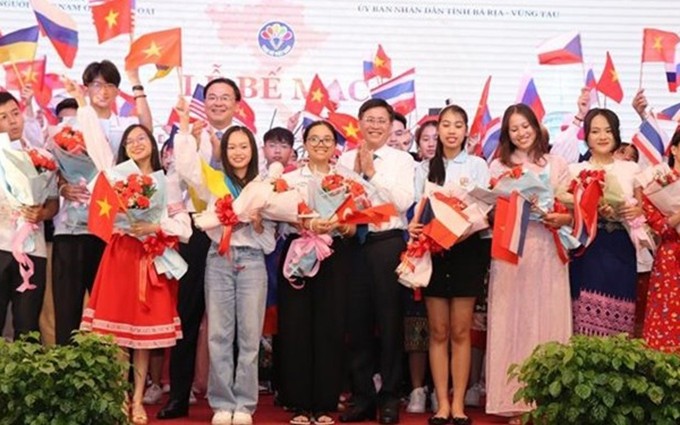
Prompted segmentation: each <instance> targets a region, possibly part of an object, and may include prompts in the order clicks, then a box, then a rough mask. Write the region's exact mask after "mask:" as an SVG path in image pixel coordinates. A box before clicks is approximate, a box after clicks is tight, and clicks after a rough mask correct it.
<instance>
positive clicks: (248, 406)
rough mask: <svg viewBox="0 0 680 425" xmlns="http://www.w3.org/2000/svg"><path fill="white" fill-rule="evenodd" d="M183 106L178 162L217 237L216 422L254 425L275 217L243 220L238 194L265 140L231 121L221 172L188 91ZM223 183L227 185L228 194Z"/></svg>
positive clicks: (212, 283) (213, 324) (211, 331)
mask: <svg viewBox="0 0 680 425" xmlns="http://www.w3.org/2000/svg"><path fill="white" fill-rule="evenodd" d="M175 109H176V110H177V113H178V114H179V116H180V132H179V133H178V134H177V136H176V137H175V146H174V154H175V168H176V169H177V172H178V173H179V174H180V176H181V177H182V179H183V180H184V181H185V182H186V183H187V184H188V185H189V186H190V187H191V188H192V189H194V191H195V193H196V194H197V195H198V196H199V197H200V198H201V199H202V200H203V201H204V202H206V203H208V209H207V210H206V212H204V213H201V214H197V215H195V216H194V221H195V223H196V225H197V226H198V227H200V228H203V229H204V230H206V233H207V234H208V237H209V238H210V239H211V241H212V243H211V245H210V249H209V251H208V256H207V259H206V268H205V303H206V312H207V314H208V351H209V353H210V373H209V376H208V401H209V403H210V407H212V409H213V410H214V412H215V413H214V415H213V417H212V424H213V425H221V424H227V425H229V424H234V425H249V424H251V423H252V414H253V413H254V412H255V408H256V407H257V399H258V377H257V368H258V350H259V345H260V336H261V334H262V326H263V324H264V312H265V302H266V296H267V271H266V269H265V262H264V255H265V254H268V253H270V252H272V251H273V250H274V246H275V239H274V224H273V223H272V222H270V221H266V220H264V221H263V220H262V217H261V215H260V213H259V212H258V211H253V212H251V213H250V216H249V222H248V223H238V219H237V218H236V214H235V213H234V211H233V209H232V208H231V201H232V199H233V198H236V197H238V196H239V194H240V193H241V191H242V190H243V189H244V187H245V186H246V185H247V184H248V183H250V182H251V181H252V180H253V179H255V177H256V176H257V170H258V159H257V145H256V143H255V137H254V136H253V134H252V133H251V132H250V130H248V129H247V128H246V127H239V126H232V127H230V128H229V129H228V130H227V131H226V132H225V133H224V135H223V136H222V140H221V142H220V149H219V156H220V160H221V166H222V167H223V169H224V174H221V173H220V172H218V171H216V170H214V169H211V168H210V167H209V165H208V164H206V163H205V162H204V161H203V162H202V160H201V159H200V156H199V152H198V145H197V142H196V140H195V139H194V137H193V136H192V135H191V133H190V132H189V107H188V104H187V102H186V101H185V100H184V99H183V98H180V99H179V101H178V102H177V106H176V108H175ZM215 186H220V187H222V189H221V192H220V193H217V192H215V191H214V190H215V189H214V188H215ZM227 188H228V190H227ZM225 193H226V195H225ZM235 346H237V347H238V357H237V358H235V356H234V355H235V353H234V347H235Z"/></svg>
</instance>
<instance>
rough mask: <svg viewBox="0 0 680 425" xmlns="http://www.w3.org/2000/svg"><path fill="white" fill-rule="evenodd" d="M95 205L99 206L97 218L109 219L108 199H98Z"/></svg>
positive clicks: (109, 207)
mask: <svg viewBox="0 0 680 425" xmlns="http://www.w3.org/2000/svg"><path fill="white" fill-rule="evenodd" d="M97 205H99V216H104V215H105V216H106V217H109V216H110V215H111V204H109V200H108V199H106V198H103V199H98V200H97Z"/></svg>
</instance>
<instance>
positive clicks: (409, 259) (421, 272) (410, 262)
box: [395, 234, 441, 289]
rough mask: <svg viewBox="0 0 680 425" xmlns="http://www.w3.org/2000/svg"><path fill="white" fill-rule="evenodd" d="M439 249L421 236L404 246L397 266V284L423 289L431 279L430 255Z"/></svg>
mask: <svg viewBox="0 0 680 425" xmlns="http://www.w3.org/2000/svg"><path fill="white" fill-rule="evenodd" d="M440 250H441V247H439V246H438V245H437V243H436V242H434V241H433V240H432V239H430V238H429V237H428V236H425V235H424V234H421V235H420V236H419V237H418V238H417V239H412V240H410V241H409V243H408V244H407V245H406V251H404V252H402V253H401V262H400V263H399V265H398V266H397V269H396V270H395V272H396V273H397V275H398V276H399V277H398V280H399V283H401V284H402V285H404V286H406V287H407V288H411V289H418V288H424V287H426V286H427V285H429V283H430V278H431V277H432V253H433V252H438V251H440Z"/></svg>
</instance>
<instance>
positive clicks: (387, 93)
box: [371, 68, 416, 115]
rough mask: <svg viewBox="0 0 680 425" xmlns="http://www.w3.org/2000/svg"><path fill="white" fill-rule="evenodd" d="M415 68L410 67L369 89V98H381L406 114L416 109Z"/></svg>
mask: <svg viewBox="0 0 680 425" xmlns="http://www.w3.org/2000/svg"><path fill="white" fill-rule="evenodd" d="M415 76H416V69H415V68H411V69H409V70H408V71H406V72H404V73H403V74H401V75H398V76H397V77H395V78H393V79H391V80H389V81H388V82H386V83H383V84H381V85H379V86H377V87H375V88H372V89H371V98H373V99H383V100H385V101H386V102H387V103H389V104H390V105H392V107H393V108H394V110H395V111H397V112H399V113H400V114H403V115H407V114H408V113H410V112H411V111H413V110H415V109H416V85H415Z"/></svg>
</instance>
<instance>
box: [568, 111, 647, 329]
mask: <svg viewBox="0 0 680 425" xmlns="http://www.w3.org/2000/svg"><path fill="white" fill-rule="evenodd" d="M583 125H584V131H585V134H586V142H587V144H588V148H589V150H590V153H591V154H592V155H591V157H590V159H589V160H588V161H586V162H581V163H578V164H571V165H570V166H569V170H570V172H571V176H572V177H574V178H576V177H577V176H579V173H581V172H582V171H583V170H597V171H604V187H603V190H604V195H603V197H602V199H601V200H600V203H599V208H598V223H597V233H596V236H595V238H594V239H593V240H592V242H591V243H590V244H589V245H588V246H587V247H586V248H585V251H584V252H582V253H580V254H578V255H575V256H574V258H573V259H572V261H571V263H570V266H569V275H570V281H571V292H572V297H573V299H574V301H573V309H574V332H575V333H579V334H586V335H611V334H618V333H620V332H626V333H629V334H631V335H632V333H633V328H634V326H635V293H636V292H635V285H636V281H637V261H636V249H635V246H634V245H633V243H632V242H631V238H630V236H629V235H628V232H627V231H626V228H625V227H624V224H625V223H626V222H631V221H632V220H634V219H636V218H638V217H641V216H642V190H641V189H640V188H639V187H635V186H636V184H635V176H636V175H637V174H638V173H639V171H640V167H639V166H638V165H637V164H636V163H634V162H629V161H621V160H618V159H615V158H614V152H615V151H616V150H617V149H618V148H619V146H620V145H621V133H620V130H619V119H618V117H617V116H616V114H615V113H614V112H612V111H610V110H608V109H600V108H594V109H591V110H590V111H589V112H588V113H587V114H586V116H585V118H584V122H583Z"/></svg>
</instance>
